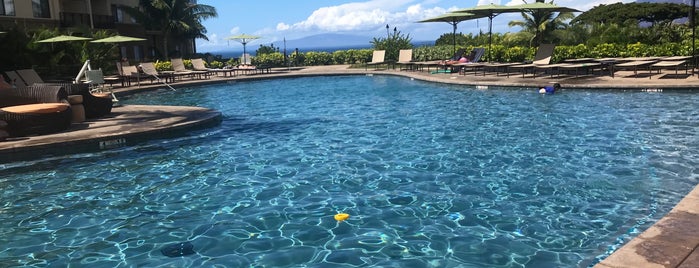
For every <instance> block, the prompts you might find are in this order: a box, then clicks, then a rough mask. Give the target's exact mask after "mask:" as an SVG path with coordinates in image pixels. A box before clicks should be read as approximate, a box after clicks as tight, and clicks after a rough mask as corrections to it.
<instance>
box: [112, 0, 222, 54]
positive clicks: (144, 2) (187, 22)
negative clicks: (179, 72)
mask: <svg viewBox="0 0 699 268" xmlns="http://www.w3.org/2000/svg"><path fill="white" fill-rule="evenodd" d="M139 5H140V9H139V8H133V7H124V10H125V11H126V12H127V13H128V14H129V15H131V16H132V17H134V18H135V19H136V21H138V22H139V23H140V24H141V25H144V26H145V27H146V29H148V30H157V31H160V32H161V34H162V46H163V47H162V50H161V51H160V53H161V55H162V56H163V57H165V58H168V57H169V54H170V53H169V46H168V40H170V39H175V40H176V39H181V38H202V39H204V40H208V38H207V37H206V28H205V27H204V26H203V25H202V24H201V21H202V20H204V19H208V18H214V17H217V16H218V13H216V8H214V7H213V6H209V5H203V4H197V3H196V2H195V1H190V0H140V1H139Z"/></svg>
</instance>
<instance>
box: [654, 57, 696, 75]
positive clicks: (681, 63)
mask: <svg viewBox="0 0 699 268" xmlns="http://www.w3.org/2000/svg"><path fill="white" fill-rule="evenodd" d="M678 58H679V57H678ZM670 59H671V60H666V59H663V60H661V61H659V62H656V63H653V64H651V66H650V68H651V69H655V70H657V71H658V74H659V73H660V70H662V69H675V78H679V69H680V68H681V67H684V73H685V75H688V74H689V64H687V60H674V59H676V58H675V57H671V58H670Z"/></svg>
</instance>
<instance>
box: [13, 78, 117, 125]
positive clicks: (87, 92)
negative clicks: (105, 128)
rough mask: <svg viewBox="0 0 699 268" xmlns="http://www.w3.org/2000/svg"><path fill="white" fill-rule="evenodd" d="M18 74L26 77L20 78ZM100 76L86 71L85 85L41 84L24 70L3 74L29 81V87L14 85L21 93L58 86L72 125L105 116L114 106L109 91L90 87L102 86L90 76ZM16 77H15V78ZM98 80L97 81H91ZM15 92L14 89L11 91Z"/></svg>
mask: <svg viewBox="0 0 699 268" xmlns="http://www.w3.org/2000/svg"><path fill="white" fill-rule="evenodd" d="M18 73H22V74H24V75H26V76H27V77H28V78H24V76H20V75H19V74H18ZM93 73H94V74H95V75H98V76H101V73H102V71H101V70H88V71H86V73H85V74H86V78H88V80H87V81H86V83H79V84H76V83H73V82H51V83H47V82H43V79H41V77H40V76H39V75H38V74H37V73H36V72H35V71H34V70H33V69H25V70H22V71H21V72H17V71H7V72H5V74H6V75H7V76H8V77H11V80H15V79H17V80H21V81H31V82H30V83H31V85H27V83H26V82H25V83H23V84H16V85H15V86H16V87H17V89H16V90H19V91H22V90H24V88H27V87H38V88H50V87H52V86H59V87H62V88H63V89H64V91H65V92H66V94H67V96H66V97H65V100H66V103H68V104H70V107H71V113H72V119H71V121H72V122H73V123H80V122H83V121H85V120H86V119H91V118H97V117H101V116H104V115H107V114H109V113H110V112H111V110H112V107H113V105H114V100H113V97H114V96H113V94H111V91H105V90H103V89H100V90H94V89H93V88H92V87H91V84H93V82H98V83H100V84H102V86H104V80H103V79H101V78H100V77H94V76H92V75H91V74H93ZM15 76H16V77H15ZM98 78H99V79H100V80H99V81H92V80H91V79H98ZM12 90H15V89H12Z"/></svg>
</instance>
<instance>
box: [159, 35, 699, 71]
mask: <svg viewBox="0 0 699 268" xmlns="http://www.w3.org/2000/svg"><path fill="white" fill-rule="evenodd" d="M473 48H474V46H468V47H457V48H456V49H464V50H465V51H471V50H472V49H473ZM485 48H486V53H485V55H483V58H481V61H492V62H523V61H527V60H532V59H533V58H534V54H536V48H531V47H520V46H516V47H505V46H503V45H499V44H493V45H492V46H485ZM691 53H692V47H691V43H689V42H684V43H682V44H679V43H665V44H661V45H646V44H640V43H635V44H628V45H623V44H601V45H596V46H593V47H588V46H586V45H582V44H580V45H576V46H556V48H555V50H554V53H553V58H552V59H551V62H554V63H555V62H560V61H562V60H564V59H574V58H608V57H609V58H611V57H648V56H688V55H691ZM372 54H373V49H349V50H338V51H335V52H332V53H330V52H318V51H309V52H303V53H299V54H296V53H291V54H289V56H288V57H289V59H288V63H287V64H289V65H291V66H317V65H332V64H349V65H361V64H363V63H365V62H369V61H371V57H372ZM453 55H454V47H453V46H450V45H448V46H422V47H416V48H414V49H413V60H414V61H429V60H444V59H448V58H450V57H452V56H453ZM252 60H253V64H255V65H265V66H272V67H283V66H285V65H284V64H285V63H284V55H283V54H282V53H279V52H275V53H269V54H261V55H258V56H255V57H253V59H252ZM165 63H168V64H169V62H162V64H165ZM216 63H217V65H218V64H221V65H222V63H220V62H216ZM187 64H190V65H191V61H189V62H187V60H185V65H187ZM229 64H231V62H229ZM209 65H212V63H209ZM156 67H158V65H156ZM211 67H213V68H216V67H214V66H211ZM163 68H164V67H163ZM159 70H160V68H159Z"/></svg>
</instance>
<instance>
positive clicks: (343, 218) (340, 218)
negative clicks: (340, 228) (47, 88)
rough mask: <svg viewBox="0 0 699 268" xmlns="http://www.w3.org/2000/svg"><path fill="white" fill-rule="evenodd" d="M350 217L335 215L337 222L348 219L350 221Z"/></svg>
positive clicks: (347, 215) (345, 214) (342, 214)
mask: <svg viewBox="0 0 699 268" xmlns="http://www.w3.org/2000/svg"><path fill="white" fill-rule="evenodd" d="M349 217H350V215H349V214H347V213H337V214H335V220H336V221H344V220H346V219H349Z"/></svg>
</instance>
